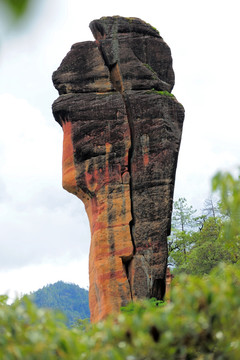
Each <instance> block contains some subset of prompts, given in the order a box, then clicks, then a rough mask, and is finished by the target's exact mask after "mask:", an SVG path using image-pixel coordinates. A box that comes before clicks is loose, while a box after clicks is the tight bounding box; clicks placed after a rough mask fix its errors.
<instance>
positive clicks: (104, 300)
mask: <svg viewBox="0 0 240 360" xmlns="http://www.w3.org/2000/svg"><path fill="white" fill-rule="evenodd" d="M90 28H91V30H92V33H93V35H94V37H95V41H92V42H91V41H87V42H83V43H78V44H75V45H73V46H72V48H71V50H70V52H69V53H68V54H67V55H66V57H65V58H64V59H63V61H62V63H61V65H60V67H59V68H58V69H57V70H56V71H55V72H54V73H53V83H54V85H55V87H56V89H57V90H58V91H59V95H60V96H59V98H58V99H57V100H56V101H55V102H54V103H53V114H54V117H55V119H56V121H57V122H58V123H59V124H60V125H61V126H62V128H63V132H64V141H63V187H64V188H65V189H66V190H68V191H69V192H71V193H73V194H75V195H76V196H78V197H79V198H80V199H81V200H82V201H83V202H84V204H85V208H86V211H87V214H88V218H89V223H90V228H91V247H90V256H89V278H90V288H89V302H90V311H91V320H92V321H94V322H96V321H98V320H101V319H103V318H105V317H106V316H107V315H108V314H109V313H111V312H114V311H118V310H119V309H120V307H121V306H124V305H126V304H127V303H128V302H129V301H131V300H136V299H139V298H150V297H156V298H157V299H162V298H163V297H164V293H165V278H166V267H167V257H168V254H167V236H168V235H169V233H170V223H171V212H172V200H173V190H174V182H175V172H176V166H177V158H178V152H179V146H180V141H181V133H182V125H183V120H184V109H183V107H182V105H181V104H179V103H178V101H177V100H176V98H175V97H173V96H166V94H168V95H171V90H172V88H173V86H174V72H173V69H172V57H171V52H170V49H169V47H168V45H167V44H166V43H165V42H164V41H163V39H162V38H161V36H160V35H159V33H158V31H156V30H155V29H154V28H153V27H152V26H151V25H149V24H147V23H145V22H143V21H142V20H140V19H137V18H131V19H130V20H129V19H128V18H123V17H119V16H116V17H105V18H101V19H99V20H94V21H92V22H91V23H90ZM152 89H154V91H152Z"/></svg>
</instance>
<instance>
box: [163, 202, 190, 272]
mask: <svg viewBox="0 0 240 360" xmlns="http://www.w3.org/2000/svg"><path fill="white" fill-rule="evenodd" d="M195 213H196V210H195V209H193V207H192V206H188V204H187V200H186V199H185V198H179V199H178V200H177V201H174V204H173V215H172V233H171V236H170V237H169V238H168V252H169V264H170V265H173V266H175V267H177V268H184V266H185V264H186V262H187V256H188V252H189V250H190V248H191V246H192V243H193V241H194V239H193V237H192V232H193V229H194V228H195V227H196V225H197V223H196V220H195V218H194V217H193V215H194V214H195Z"/></svg>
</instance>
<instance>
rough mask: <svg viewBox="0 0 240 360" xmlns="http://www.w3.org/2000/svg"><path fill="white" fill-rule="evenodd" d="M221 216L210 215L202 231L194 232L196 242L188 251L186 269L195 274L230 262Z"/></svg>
mask: <svg viewBox="0 0 240 360" xmlns="http://www.w3.org/2000/svg"><path fill="white" fill-rule="evenodd" d="M222 226H223V224H222V220H221V219H220V218H214V217H209V218H208V219H206V221H205V222H204V225H203V227H202V229H201V231H198V232H196V233H194V234H193V235H192V236H193V237H194V244H193V246H192V248H191V249H190V251H189V253H188V258H187V263H186V264H185V269H184V270H185V271H186V272H187V273H189V274H193V275H205V274H209V273H210V271H211V270H212V269H213V268H214V267H215V266H217V265H218V264H219V263H220V262H222V261H225V262H230V260H231V257H230V254H229V251H228V249H227V248H226V247H225V246H224V244H223V243H222V242H221V238H220V234H221V230H222Z"/></svg>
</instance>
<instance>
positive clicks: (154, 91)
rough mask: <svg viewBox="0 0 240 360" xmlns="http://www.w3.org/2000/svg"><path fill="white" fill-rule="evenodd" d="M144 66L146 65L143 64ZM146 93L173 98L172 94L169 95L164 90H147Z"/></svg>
mask: <svg viewBox="0 0 240 360" xmlns="http://www.w3.org/2000/svg"><path fill="white" fill-rule="evenodd" d="M144 65H147V64H144ZM147 92H148V93H149V94H151V93H155V94H158V95H163V96H169V97H173V98H175V96H174V95H173V94H171V93H170V92H168V91H166V90H163V91H158V90H156V89H151V90H148V91H147Z"/></svg>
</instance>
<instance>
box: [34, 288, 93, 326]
mask: <svg viewBox="0 0 240 360" xmlns="http://www.w3.org/2000/svg"><path fill="white" fill-rule="evenodd" d="M30 297H31V300H32V301H33V302H34V303H35V304H36V306H37V307H39V308H49V309H54V310H60V311H61V312H62V313H64V314H65V315H66V317H67V325H68V326H71V325H72V324H73V323H74V322H75V321H76V320H77V319H86V318H89V317H90V311H89V304H88V291H87V290H85V289H82V288H80V287H79V286H78V285H75V284H69V283H64V282H63V281H58V282H56V283H55V284H50V285H47V286H44V287H43V288H42V289H39V290H37V291H34V292H32V293H31V294H30Z"/></svg>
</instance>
